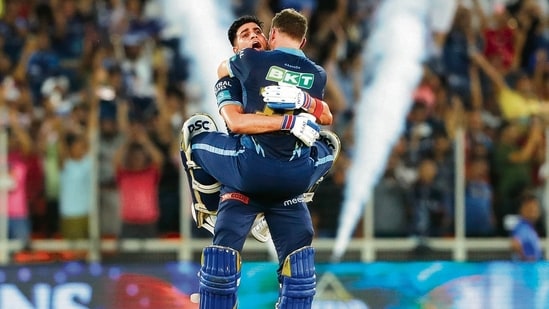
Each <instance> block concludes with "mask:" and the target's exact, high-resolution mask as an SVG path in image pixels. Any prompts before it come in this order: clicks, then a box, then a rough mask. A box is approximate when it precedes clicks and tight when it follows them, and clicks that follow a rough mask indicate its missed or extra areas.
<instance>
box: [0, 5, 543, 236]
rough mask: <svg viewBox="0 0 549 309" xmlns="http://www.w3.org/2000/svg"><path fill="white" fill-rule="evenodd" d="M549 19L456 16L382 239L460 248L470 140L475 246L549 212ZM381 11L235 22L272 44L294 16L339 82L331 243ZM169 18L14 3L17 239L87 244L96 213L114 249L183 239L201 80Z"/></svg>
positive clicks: (146, 9)
mask: <svg viewBox="0 0 549 309" xmlns="http://www.w3.org/2000/svg"><path fill="white" fill-rule="evenodd" d="M449 2H451V1H449ZM488 3H492V2H491V1H488ZM539 3H540V2H538V1H536V0H521V1H517V2H515V3H514V4H512V5H497V6H486V5H484V4H485V1H483V0H471V1H457V0H456V10H455V14H452V18H453V22H452V23H451V24H452V26H451V28H450V29H448V31H447V32H445V33H442V34H441V33H436V35H435V34H433V41H434V42H435V44H438V46H439V48H438V52H434V53H432V55H431V57H430V59H429V60H428V61H426V63H425V67H424V75H423V78H422V81H421V83H420V84H419V85H418V88H417V91H416V93H415V94H414V96H413V98H412V99H413V101H414V104H413V106H412V107H411V109H410V112H409V115H408V118H407V120H406V126H405V132H404V133H403V134H402V136H401V137H400V139H399V141H398V143H397V144H396V145H395V146H394V149H393V152H392V154H391V156H390V158H389V159H388V164H387V167H386V171H385V173H384V175H383V177H382V179H381V180H380V182H379V183H378V185H377V187H376V188H375V194H374V200H373V205H374V207H375V211H374V214H375V220H374V221H375V234H376V236H379V237H407V236H411V235H419V236H441V237H444V236H451V235H452V234H453V233H454V230H453V222H454V211H453V209H454V201H455V199H454V197H455V193H454V187H455V174H456V171H455V153H454V150H455V147H456V137H457V135H456V132H457V128H464V130H465V158H466V169H465V175H466V189H465V197H464V198H465V204H466V214H467V215H466V233H467V235H468V236H498V235H500V236H501V235H508V234H507V231H508V227H507V226H506V222H508V221H511V220H508V218H510V217H509V215H513V214H517V212H518V206H519V205H518V201H517V197H518V196H520V194H521V192H523V191H524V190H530V191H532V192H535V193H536V194H537V196H538V197H539V198H540V200H541V198H542V192H543V185H544V179H545V176H546V175H547V173H548V172H547V170H549V167H546V166H545V165H544V161H545V139H544V128H546V127H547V124H548V122H547V121H548V120H549V104H548V103H549V62H548V61H549V60H548V59H549V58H548V55H549V28H548V17H547V12H546V11H544V10H543V7H542V6H540V4H539ZM377 5H379V1H360V0H346V1H342V0H331V1H315V0H308V1H290V0H278V1H275V0H271V1H268V0H262V1H245V0H243V1H233V9H234V12H235V16H238V15H243V14H254V15H257V16H258V17H260V18H261V19H262V20H263V21H264V25H265V29H264V30H265V33H268V26H269V24H270V19H271V17H272V16H273V13H274V12H277V11H279V10H280V9H282V8H285V7H290V6H291V7H294V8H296V9H298V10H301V11H302V12H303V13H304V14H305V15H306V16H307V17H309V20H310V29H309V34H308V40H307V45H306V47H305V53H306V54H307V55H308V56H309V57H310V58H311V59H313V60H314V61H316V62H317V63H319V64H320V65H322V66H323V67H324V68H326V71H327V74H328V85H327V88H326V96H325V101H326V102H328V104H330V106H331V109H332V112H333V113H334V116H335V122H334V125H333V127H332V128H331V129H333V130H334V131H336V132H337V133H338V134H339V135H340V137H341V138H342V141H343V150H344V151H343V153H342V155H341V156H340V159H339V160H338V162H337V164H336V166H335V167H334V168H333V170H332V172H331V173H330V174H329V175H328V176H327V177H326V179H325V180H324V182H323V184H322V185H321V186H320V188H319V190H318V191H317V195H316V197H315V200H314V201H313V202H312V203H311V205H310V209H311V213H312V215H313V220H314V222H315V225H316V232H317V236H318V237H333V236H334V235H335V233H336V229H337V224H338V222H337V218H338V216H339V210H340V207H339V206H341V202H342V200H343V188H344V186H345V172H346V169H347V168H348V166H349V161H350V157H351V149H352V144H353V119H354V110H355V107H356V104H357V103H358V102H359V101H360V99H361V94H362V89H363V86H364V80H363V79H364V74H363V73H364V66H367V65H368V64H367V63H363V57H362V55H363V52H364V50H365V48H366V46H367V43H368V34H369V31H370V28H369V27H370V23H369V21H370V20H371V18H372V14H374V12H375V8H376V6H377ZM158 6H159V3H158V2H157V1H154V0H149V1H147V0H104V1H92V0H78V1H77V0H5V1H4V6H3V11H2V15H1V19H0V33H1V35H0V78H1V84H0V85H1V87H0V106H1V108H2V109H1V114H0V121H2V125H3V126H4V127H5V128H7V132H8V136H9V139H8V140H9V143H8V144H9V147H8V149H9V156H8V163H9V164H8V165H9V173H10V176H11V179H12V181H11V184H10V188H9V219H10V224H9V226H10V236H12V237H16V238H19V239H22V240H24V241H25V242H27V243H28V241H29V239H30V238H31V235H32V236H34V237H64V238H67V239H76V238H82V237H87V232H88V227H87V223H88V216H89V215H90V209H91V208H90V207H91V205H92V204H91V203H92V201H94V198H95V197H97V199H98V201H97V205H99V218H100V220H99V221H100V231H101V234H102V235H103V236H114V237H156V236H159V235H162V234H165V233H177V232H178V231H179V223H180V222H179V218H180V215H179V207H180V205H179V203H180V190H181V185H180V183H179V181H180V176H179V170H180V163H179V153H178V150H179V144H178V139H179V136H178V132H179V130H180V126H181V124H182V122H183V120H184V119H185V118H186V117H187V116H189V115H188V114H187V110H188V104H189V102H188V98H187V96H186V94H185V93H186V90H187V89H186V81H187V80H188V79H189V71H188V62H187V60H186V58H185V55H182V54H181V52H180V48H179V47H180V43H181V42H180V38H174V37H166V36H165V35H163V29H164V27H165V26H166V25H165V24H164V22H163V19H162V18H161V15H160V13H159V9H158ZM545 9H546V8H545ZM382 99H383V98H380V100H382ZM212 100H213V94H212ZM94 158H97V160H94ZM95 176H97V177H95ZM92 179H98V192H97V193H96V192H94V191H93V190H92V188H93V186H91V185H90V183H89V182H90V181H91V180H92ZM539 227H540V228H541V227H542V225H541V224H540V225H539ZM540 232H542V233H543V232H544V231H542V230H540Z"/></svg>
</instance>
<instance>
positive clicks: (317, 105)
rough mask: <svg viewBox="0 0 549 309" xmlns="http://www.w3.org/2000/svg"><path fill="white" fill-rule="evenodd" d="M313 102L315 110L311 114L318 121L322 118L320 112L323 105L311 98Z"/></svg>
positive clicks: (322, 109) (320, 101)
mask: <svg viewBox="0 0 549 309" xmlns="http://www.w3.org/2000/svg"><path fill="white" fill-rule="evenodd" d="M313 100H315V109H314V110H313V112H312V114H313V116H315V118H316V119H317V120H318V121H320V116H322V112H323V111H324V104H322V100H319V99H316V98H313Z"/></svg>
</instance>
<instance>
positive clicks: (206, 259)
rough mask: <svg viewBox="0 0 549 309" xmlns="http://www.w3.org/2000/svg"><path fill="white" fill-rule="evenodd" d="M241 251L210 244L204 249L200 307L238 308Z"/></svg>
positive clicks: (203, 308) (201, 308) (206, 308)
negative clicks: (237, 296) (237, 293)
mask: <svg viewBox="0 0 549 309" xmlns="http://www.w3.org/2000/svg"><path fill="white" fill-rule="evenodd" d="M240 265H241V260H240V253H239V252H238V251H236V250H234V249H231V248H228V247H222V246H208V247H206V248H204V250H203V251H202V267H201V268H200V274H199V275H200V288H199V291H200V309H209V308H216V309H217V308H219V309H233V308H236V305H237V299H236V292H237V290H238V285H239V283H240Z"/></svg>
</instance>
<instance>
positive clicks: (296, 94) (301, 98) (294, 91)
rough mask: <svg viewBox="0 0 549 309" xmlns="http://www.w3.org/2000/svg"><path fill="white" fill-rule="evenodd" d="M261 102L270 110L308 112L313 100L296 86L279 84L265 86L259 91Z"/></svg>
mask: <svg viewBox="0 0 549 309" xmlns="http://www.w3.org/2000/svg"><path fill="white" fill-rule="evenodd" d="M261 95H263V101H264V102H266V103H267V106H268V107H270V108H272V109H288V110H292V109H300V108H301V109H303V110H305V111H308V110H309V108H310V107H311V104H312V102H313V98H312V97H311V96H310V95H309V94H308V93H306V92H305V91H303V90H301V89H299V88H297V87H296V86H292V85H287V84H281V85H272V86H267V87H265V88H263V89H262V90H261Z"/></svg>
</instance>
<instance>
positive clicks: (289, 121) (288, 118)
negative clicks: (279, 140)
mask: <svg viewBox="0 0 549 309" xmlns="http://www.w3.org/2000/svg"><path fill="white" fill-rule="evenodd" d="M294 123H295V116H294V115H284V119H283V120H282V127H281V128H280V129H281V130H283V131H289V130H291V129H292V127H293V126H294Z"/></svg>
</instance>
